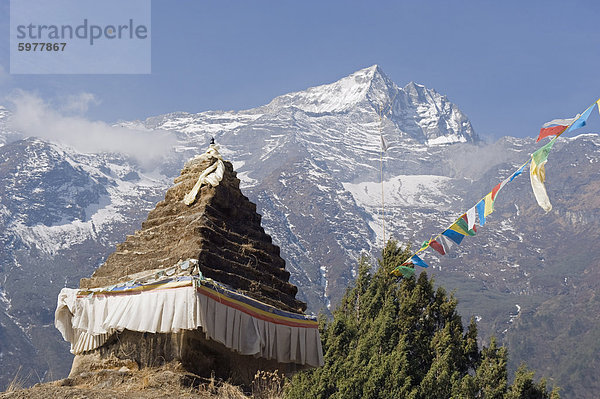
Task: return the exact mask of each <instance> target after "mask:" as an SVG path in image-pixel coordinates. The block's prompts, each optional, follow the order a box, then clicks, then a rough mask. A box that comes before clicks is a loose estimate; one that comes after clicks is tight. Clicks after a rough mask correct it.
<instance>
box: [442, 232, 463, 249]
mask: <svg viewBox="0 0 600 399" xmlns="http://www.w3.org/2000/svg"><path fill="white" fill-rule="evenodd" d="M442 235H443V236H446V237H448V238H449V239H450V240H452V241H454V243H455V244H457V245H460V243H461V242H462V240H463V238H465V236H464V235H463V234H460V233H457V232H456V231H454V230H450V229H448V230H445V231H444V232H443V233H442Z"/></svg>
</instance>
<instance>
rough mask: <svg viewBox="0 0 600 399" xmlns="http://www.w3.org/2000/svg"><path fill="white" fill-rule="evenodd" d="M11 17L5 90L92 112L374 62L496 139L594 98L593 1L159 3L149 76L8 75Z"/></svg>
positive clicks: (165, 105) (98, 115) (236, 99)
mask: <svg viewBox="0 0 600 399" xmlns="http://www.w3.org/2000/svg"><path fill="white" fill-rule="evenodd" d="M8 15H9V4H8V1H7V0H0V38H1V39H0V66H1V67H2V69H3V70H4V72H3V73H2V72H0V98H5V97H6V96H9V95H10V93H11V92H13V91H14V90H15V89H23V90H26V91H30V92H34V93H36V94H37V95H39V96H40V97H42V98H43V99H45V100H46V101H49V102H56V101H59V100H60V99H61V98H65V97H68V96H73V95H78V94H80V93H91V94H93V95H94V97H95V98H96V100H97V101H96V103H94V104H93V105H92V106H91V107H90V108H89V109H88V110H87V112H86V117H87V118H89V119H92V120H103V121H107V122H113V121H117V120H131V119H139V118H146V117H148V116H153V115H158V114H163V113H167V112H173V111H188V112H201V111H205V110H211V109H235V110H237V109H246V108H251V107H255V106H259V105H262V104H265V103H267V102H268V101H270V100H271V99H272V98H273V97H275V96H277V95H280V94H283V93H287V92H290V91H296V90H302V89H305V88H307V87H310V86H316V85H319V84H323V83H330V82H332V81H335V80H337V79H339V78H341V77H343V76H346V75H348V74H350V73H352V72H354V71H355V70H357V69H360V68H363V67H367V66H370V65H372V64H379V65H380V66H381V67H382V69H383V70H384V72H385V73H386V74H387V75H388V76H389V77H390V78H391V79H392V80H394V81H395V82H396V83H397V84H399V85H401V86H403V85H405V84H406V83H408V82H410V81H415V82H417V83H421V84H424V85H426V86H427V87H430V88H434V89H435V90H437V91H438V92H440V93H442V94H445V95H447V96H448V98H449V99H450V100H451V101H453V102H455V103H456V104H457V105H458V106H459V107H460V108H461V109H462V110H463V111H464V112H465V113H466V114H467V115H468V116H469V118H470V119H471V121H472V122H473V125H474V127H475V129H476V131H477V132H478V133H479V134H481V135H484V136H486V137H492V138H493V137H500V136H504V135H513V136H535V135H536V134H537V132H538V131H539V127H540V125H541V124H542V123H543V122H545V121H547V120H550V119H553V118H558V117H570V116H573V115H574V114H576V113H577V112H581V111H583V110H584V109H585V108H586V107H587V106H588V105H589V104H591V103H592V102H593V101H595V100H596V99H597V98H598V97H600V70H599V66H600V24H599V23H598V22H599V21H600V3H599V2H597V1H589V0H588V1H571V2H564V1H528V2H523V1H520V2H517V1H502V2H499V1H497V2H490V1H457V2H442V1H423V2H417V1H395V2H388V1H380V2H366V1H360V2H358V1H326V2H324V1H302V2H298V1H277V2H276V1H252V2H250V1H223V0H221V1H198V0H193V1H192V0H189V1H188V0H185V1H184V0H180V1H167V0H155V1H152V27H151V31H152V73H151V74H150V75H9V74H8V72H7V71H8V70H9V43H8V34H9V17H8ZM599 120H600V118H599V117H598V114H595V115H594V116H592V118H590V126H589V128H588V130H596V131H598V130H600V129H598V127H600V121H599ZM582 131H583V130H582Z"/></svg>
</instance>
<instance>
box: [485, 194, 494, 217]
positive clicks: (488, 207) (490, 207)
mask: <svg viewBox="0 0 600 399" xmlns="http://www.w3.org/2000/svg"><path fill="white" fill-rule="evenodd" d="M483 200H484V201H485V209H484V211H483V216H485V217H487V215H489V214H490V213H492V212H494V198H493V197H492V193H489V194H488V195H486V196H485V197H484V198H483Z"/></svg>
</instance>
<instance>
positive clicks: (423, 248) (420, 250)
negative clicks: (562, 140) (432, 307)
mask: <svg viewBox="0 0 600 399" xmlns="http://www.w3.org/2000/svg"><path fill="white" fill-rule="evenodd" d="M599 102H600V98H598V99H597V100H596V101H594V102H593V103H592V105H590V106H589V107H587V108H586V109H585V111H583V113H581V114H580V117H581V116H582V115H584V114H585V113H586V112H587V111H588V110H589V109H590V108H593V107H594V106H595V105H598V109H599V110H600V103H599ZM580 117H579V118H580ZM579 118H575V119H574V120H573V121H572V122H571V123H570V124H569V125H568V126H567V127H566V128H565V129H564V130H563V131H562V132H560V133H559V134H557V135H556V136H554V138H552V139H551V140H550V142H553V141H555V140H556V139H558V137H559V136H561V135H562V134H563V133H564V132H566V131H567V130H569V128H570V127H571V126H572V125H573V124H574V123H575V122H577V120H579ZM545 145H547V144H545ZM542 147H543V146H542ZM540 148H541V147H540ZM536 151H537V150H536ZM534 153H535V151H534V152H532V153H531V154H529V159H528V160H527V162H525V163H524V164H523V165H521V166H520V167H519V168H518V169H517V170H516V171H515V172H513V175H514V174H515V173H516V172H518V171H519V170H520V169H521V168H525V166H527V164H529V163H531V160H532V159H533V158H532V157H533V154H534ZM511 176H512V175H511ZM505 180H506V179H505ZM488 194H489V193H488ZM486 196H487V194H486V195H485V196H483V198H481V199H480V200H479V201H477V202H475V206H476V205H477V204H478V203H480V202H481V201H482V200H485V197H486ZM464 215H465V213H463V214H462V215H460V216H459V217H458V218H456V220H454V222H453V223H451V224H450V225H449V226H448V227H447V228H445V229H444V230H442V232H441V233H439V234H438V235H437V236H435V237H434V238H433V239H431V238H430V239H429V242H431V241H433V240H437V239H438V238H440V237H441V236H442V234H443V232H444V231H446V230H448V229H449V228H450V227H452V226H453V225H454V224H455V223H456V222H458V221H459V220H460V219H461V218H462V217H463V216H464ZM432 237H433V236H432ZM427 248H429V245H427V246H425V247H422V248H420V249H419V250H418V251H417V252H415V253H413V254H412V255H411V256H410V257H409V258H408V259H410V258H412V257H413V256H415V255H418V254H419V253H421V252H423V251H425V250H426V249H427ZM406 264H408V263H402V264H401V265H400V266H403V265H406ZM400 266H397V267H396V269H397V268H398V267H400ZM396 269H394V270H396Z"/></svg>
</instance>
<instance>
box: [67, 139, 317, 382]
mask: <svg viewBox="0 0 600 399" xmlns="http://www.w3.org/2000/svg"><path fill="white" fill-rule="evenodd" d="M239 184H240V181H239V179H237V177H236V173H235V171H234V170H233V166H232V164H231V163H230V162H228V161H224V160H223V159H222V157H221V155H220V154H219V151H218V147H217V146H216V145H214V144H211V145H210V147H209V149H208V150H207V151H206V153H204V154H202V155H200V156H197V157H195V158H193V159H191V160H190V161H188V162H187V163H186V165H185V166H184V168H183V170H182V171H181V175H180V176H179V177H177V178H176V179H175V185H174V186H173V187H171V188H170V189H169V190H168V191H167V192H166V195H165V199H164V200H162V201H160V202H159V203H158V204H157V205H156V207H155V209H153V210H152V211H151V212H150V213H149V214H148V218H147V219H146V221H145V222H143V223H142V227H141V229H140V230H138V231H136V232H135V233H134V234H133V235H130V236H127V238H126V239H125V241H124V242H123V243H121V244H118V245H117V248H116V250H115V252H113V253H112V254H111V255H110V256H109V257H108V258H107V260H106V262H105V263H104V264H103V265H101V266H100V267H99V268H98V269H97V270H96V271H95V272H94V273H93V275H92V276H91V277H90V278H83V279H81V282H80V287H79V289H68V288H65V289H63V290H62V291H61V293H60V294H59V298H58V306H57V310H56V321H55V325H56V327H57V328H58V329H59V330H60V331H61V333H62V334H63V337H64V338H65V340H67V341H69V342H70V343H71V352H72V353H74V354H75V355H76V357H75V360H74V362H73V368H72V371H71V374H72V375H74V374H77V373H81V372H83V371H86V370H87V369H89V368H90V367H92V366H91V364H93V363H94V362H98V361H99V360H100V361H101V360H102V359H107V358H108V357H112V358H114V357H116V358H118V359H127V360H131V361H134V362H136V363H137V365H138V366H139V367H148V366H155V365H159V364H161V363H164V362H169V361H177V362H180V363H181V365H182V366H183V367H184V368H185V369H186V370H188V371H190V372H192V373H195V374H198V375H207V376H210V375H211V374H216V375H217V376H218V377H221V378H224V379H230V380H233V381H234V382H239V383H248V382H249V379H251V378H252V377H253V376H254V374H255V373H256V371H258V370H268V371H269V370H270V371H273V370H275V369H277V370H279V371H284V372H285V371H294V370H296V369H298V368H305V367H317V366H320V365H322V363H323V356H322V349H321V341H320V337H319V332H318V328H317V322H316V320H315V318H314V316H306V315H304V314H303V312H304V310H305V309H306V304H305V303H303V302H302V301H300V300H298V299H296V294H297V292H298V289H297V287H295V286H294V285H293V284H291V283H290V282H289V277H290V273H289V272H288V271H287V270H286V269H285V261H284V260H283V259H282V258H281V256H280V250H279V247H278V246H277V245H275V244H273V242H272V239H271V237H270V236H269V235H268V234H266V233H265V231H264V229H263V228H262V226H261V216H260V215H259V214H258V213H257V212H256V205H255V204H253V203H252V202H250V200H249V199H248V198H247V197H245V196H244V195H243V194H242V192H241V191H240V188H239Z"/></svg>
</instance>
